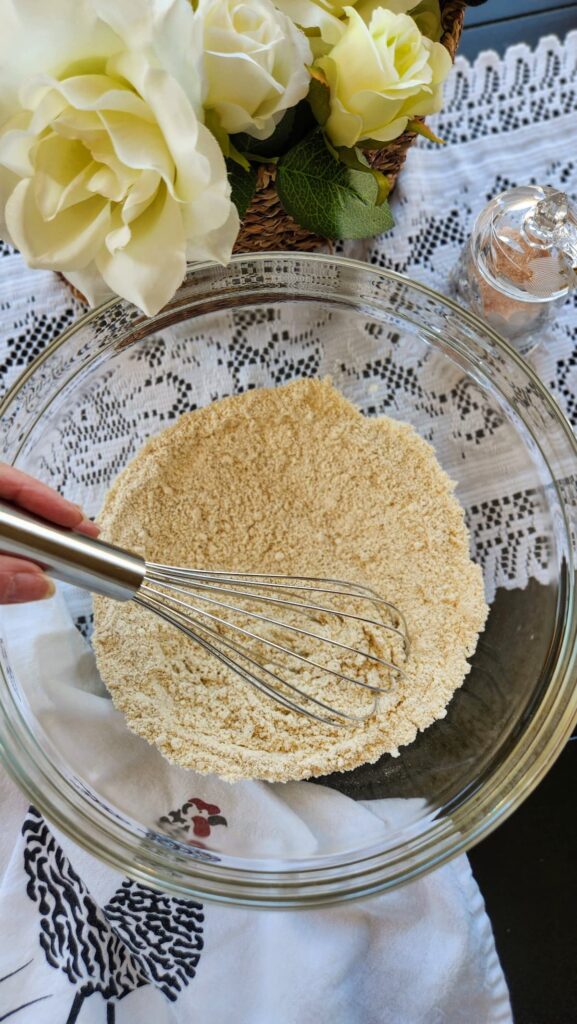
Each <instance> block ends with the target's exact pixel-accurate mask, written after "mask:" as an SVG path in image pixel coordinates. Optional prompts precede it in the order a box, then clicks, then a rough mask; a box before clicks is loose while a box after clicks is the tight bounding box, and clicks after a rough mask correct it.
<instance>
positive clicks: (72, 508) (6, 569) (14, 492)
mask: <svg viewBox="0 0 577 1024" xmlns="http://www.w3.org/2000/svg"><path fill="white" fill-rule="evenodd" d="M0 499H4V500H5V501H9V502H10V503H11V504H12V505H16V506H17V507H18V508H21V509H24V510H25V511H27V512H31V513H32V514H33V515H37V516H41V517H42V519H47V520H48V521H49V522H51V523H55V524H56V525H57V526H65V527H67V528H68V529H69V530H76V531H77V532H78V533H84V534H86V536H88V537H97V536H98V534H99V532H100V531H99V528H98V526H97V525H96V523H93V522H91V521H90V519H87V518H86V516H85V515H84V512H83V511H82V509H81V508H80V507H79V506H78V505H74V504H73V503H72V502H71V501H67V500H66V498H62V497H61V496H60V495H59V494H58V493H57V492H56V491H53V490H52V488H51V487H48V486H47V485H46V484H42V483H40V481H39V480H35V479H34V477H32V476H28V474H27V473H22V472H21V471H20V470H19V469H14V468H13V467H12V466H6V465H5V464H4V463H1V462H0ZM1 546H2V540H1V538H0V547H1ZM53 593H54V583H53V582H52V580H51V579H50V578H49V577H48V576H46V574H45V573H44V572H43V571H42V569H41V568H40V566H39V565H35V564H34V562H29V561H27V560H26V559H24V558H15V557H14V556H13V555H3V554H2V553H1V552H0V604H19V603H22V602H24V601H39V600H41V599H42V598H44V597H50V596H51V595H52V594H53Z"/></svg>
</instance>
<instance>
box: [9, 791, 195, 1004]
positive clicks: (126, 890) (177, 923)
mask: <svg viewBox="0 0 577 1024" xmlns="http://www.w3.org/2000/svg"><path fill="white" fill-rule="evenodd" d="M22 834H23V836H24V839H25V845H24V869H25V871H26V874H27V876H28V884H27V887H26V891H27V894H28V896H29V897H30V899H31V900H33V901H34V902H35V903H36V904H37V906H38V911H39V914H40V932H39V942H40V947H41V949H42V950H43V952H44V955H45V957H46V960H47V962H48V963H49V964H50V966H51V967H54V968H57V969H59V970H61V971H62V972H63V973H64V974H65V975H66V977H67V978H68V980H69V982H70V983H71V985H73V986H74V987H75V989H76V991H75V993H74V997H73V1001H72V1005H71V1007H70V1012H69V1014H68V1017H67V1019H66V1022H64V1021H63V1022H62V1024H76V1021H79V1014H80V1011H81V1008H82V1004H83V1003H84V1000H85V999H87V998H89V997H90V996H91V995H93V994H94V993H97V992H98V993H100V995H101V996H102V997H103V999H104V1000H105V1001H106V1024H114V1020H115V1006H116V1001H118V1000H120V999H123V998H124V997H125V996H127V995H129V994H130V993H131V992H133V991H135V990H136V989H138V988H140V987H141V986H143V985H154V986H155V988H158V989H160V991H161V992H163V993H164V995H165V996H166V997H167V998H168V999H170V1000H171V1001H174V1000H176V999H177V998H178V994H179V993H180V992H181V991H182V990H183V989H184V988H185V987H186V986H187V985H188V983H189V981H190V980H191V979H192V978H193V977H194V975H195V971H196V967H197V965H198V962H199V959H200V953H201V950H202V947H203V939H202V932H203V928H202V923H203V921H204V915H203V912H202V910H203V908H202V904H200V903H196V902H194V901H193V900H185V899H177V898H175V897H172V896H165V895H163V894H162V893H156V892H153V891H152V890H150V889H147V888H145V887H144V886H142V885H139V884H138V883H136V882H129V881H125V882H123V883H122V885H121V887H120V889H118V890H117V891H116V892H115V893H114V895H113V897H112V899H111V900H110V901H109V902H108V903H107V904H106V906H104V907H103V908H100V907H99V906H98V905H97V904H96V902H95V901H94V899H93V898H92V896H91V895H90V893H89V892H88V890H87V888H86V886H85V885H84V883H83V882H82V880H81V879H80V878H79V876H78V875H77V874H76V872H75V871H74V869H73V867H72V866H71V864H70V862H69V861H68V859H67V857H66V856H65V855H64V853H63V851H62V849H61V848H60V846H59V845H58V843H57V842H56V840H55V838H54V836H53V835H52V833H51V832H50V830H49V828H48V826H47V824H46V822H45V821H44V819H43V817H42V815H41V814H39V812H38V811H37V810H36V809H35V808H33V807H31V808H30V809H29V811H28V815H27V817H26V819H25V821H24V825H23V827H22ZM54 1024H58V1022H56V1021H55V1022H54ZM79 1024H80V1022H79Z"/></svg>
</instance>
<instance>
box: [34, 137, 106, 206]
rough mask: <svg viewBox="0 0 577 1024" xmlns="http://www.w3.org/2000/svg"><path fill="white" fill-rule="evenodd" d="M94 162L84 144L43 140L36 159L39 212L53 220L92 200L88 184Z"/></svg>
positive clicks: (38, 147)
mask: <svg viewBox="0 0 577 1024" xmlns="http://www.w3.org/2000/svg"><path fill="white" fill-rule="evenodd" d="M94 166H95V165H94V162H93V161H92V158H91V156H90V153H89V152H88V150H87V149H86V147H85V146H83V145H82V143H81V142H73V141H72V140H69V139H61V138H59V137H58V136H57V135H55V134H54V133H52V134H51V135H48V136H47V137H46V138H44V139H41V140H40V142H39V143H38V146H37V147H36V153H35V157H34V178H33V182H34V195H35V199H36V204H37V206H38V211H39V213H40V215H41V216H42V217H43V218H44V219H45V220H52V219H53V218H54V217H55V216H56V215H57V214H58V213H60V212H61V211H62V210H66V209H68V207H70V206H74V205H75V204H76V203H79V202H84V200H85V199H89V198H90V193H89V192H88V189H87V187H86V183H87V181H88V179H89V177H90V175H91V173H92V171H93V168H94Z"/></svg>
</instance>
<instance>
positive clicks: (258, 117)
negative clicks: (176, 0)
mask: <svg viewBox="0 0 577 1024" xmlns="http://www.w3.org/2000/svg"><path fill="white" fill-rule="evenodd" d="M196 17H197V18H199V19H200V20H201V22H202V33H203V46H204V73H205V79H206V87H205V88H206V91H205V95H204V107H205V110H206V111H207V112H208V111H211V112H213V113H214V115H215V116H216V117H217V119H218V121H219V124H220V126H221V127H222V128H223V129H224V131H226V132H228V133H229V134H231V135H232V134H236V133H237V132H247V133H248V134H249V135H252V136H253V137H254V138H257V139H267V138H268V137H269V136H270V135H272V133H273V132H274V129H275V127H276V125H277V124H278V122H279V121H280V119H281V118H282V116H283V114H284V113H285V111H286V110H288V109H289V108H290V107H294V106H295V104H297V103H298V102H299V100H302V99H303V98H304V97H305V96H306V94H307V92H308V89H309V85H310V76H309V73H308V71H307V67H306V66H307V65H308V64H310V63H311V62H312V53H311V50H310V47H309V44H308V42H307V39H306V37H305V35H304V34H303V33H302V32H301V31H300V30H299V29H298V28H297V27H296V25H294V24H293V23H292V21H291V20H290V18H287V17H286V15H284V14H282V13H281V11H279V10H278V9H277V8H276V7H275V6H274V4H272V3H271V2H270V0H199V3H198V6H197V11H196Z"/></svg>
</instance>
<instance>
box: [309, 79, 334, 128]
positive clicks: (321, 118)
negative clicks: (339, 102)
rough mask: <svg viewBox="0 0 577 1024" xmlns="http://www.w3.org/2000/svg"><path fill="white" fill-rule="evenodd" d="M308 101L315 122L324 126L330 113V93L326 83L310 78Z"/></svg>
mask: <svg viewBox="0 0 577 1024" xmlns="http://www.w3.org/2000/svg"><path fill="white" fill-rule="evenodd" d="M308 100H309V103H310V105H311V110H312V112H313V114H314V115H315V120H316V121H318V123H319V124H321V125H325V124H326V123H327V121H328V119H329V114H330V112H331V91H330V89H329V87H328V85H327V84H326V82H321V81H320V80H319V79H318V78H311V84H310V86H309V95H308Z"/></svg>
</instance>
